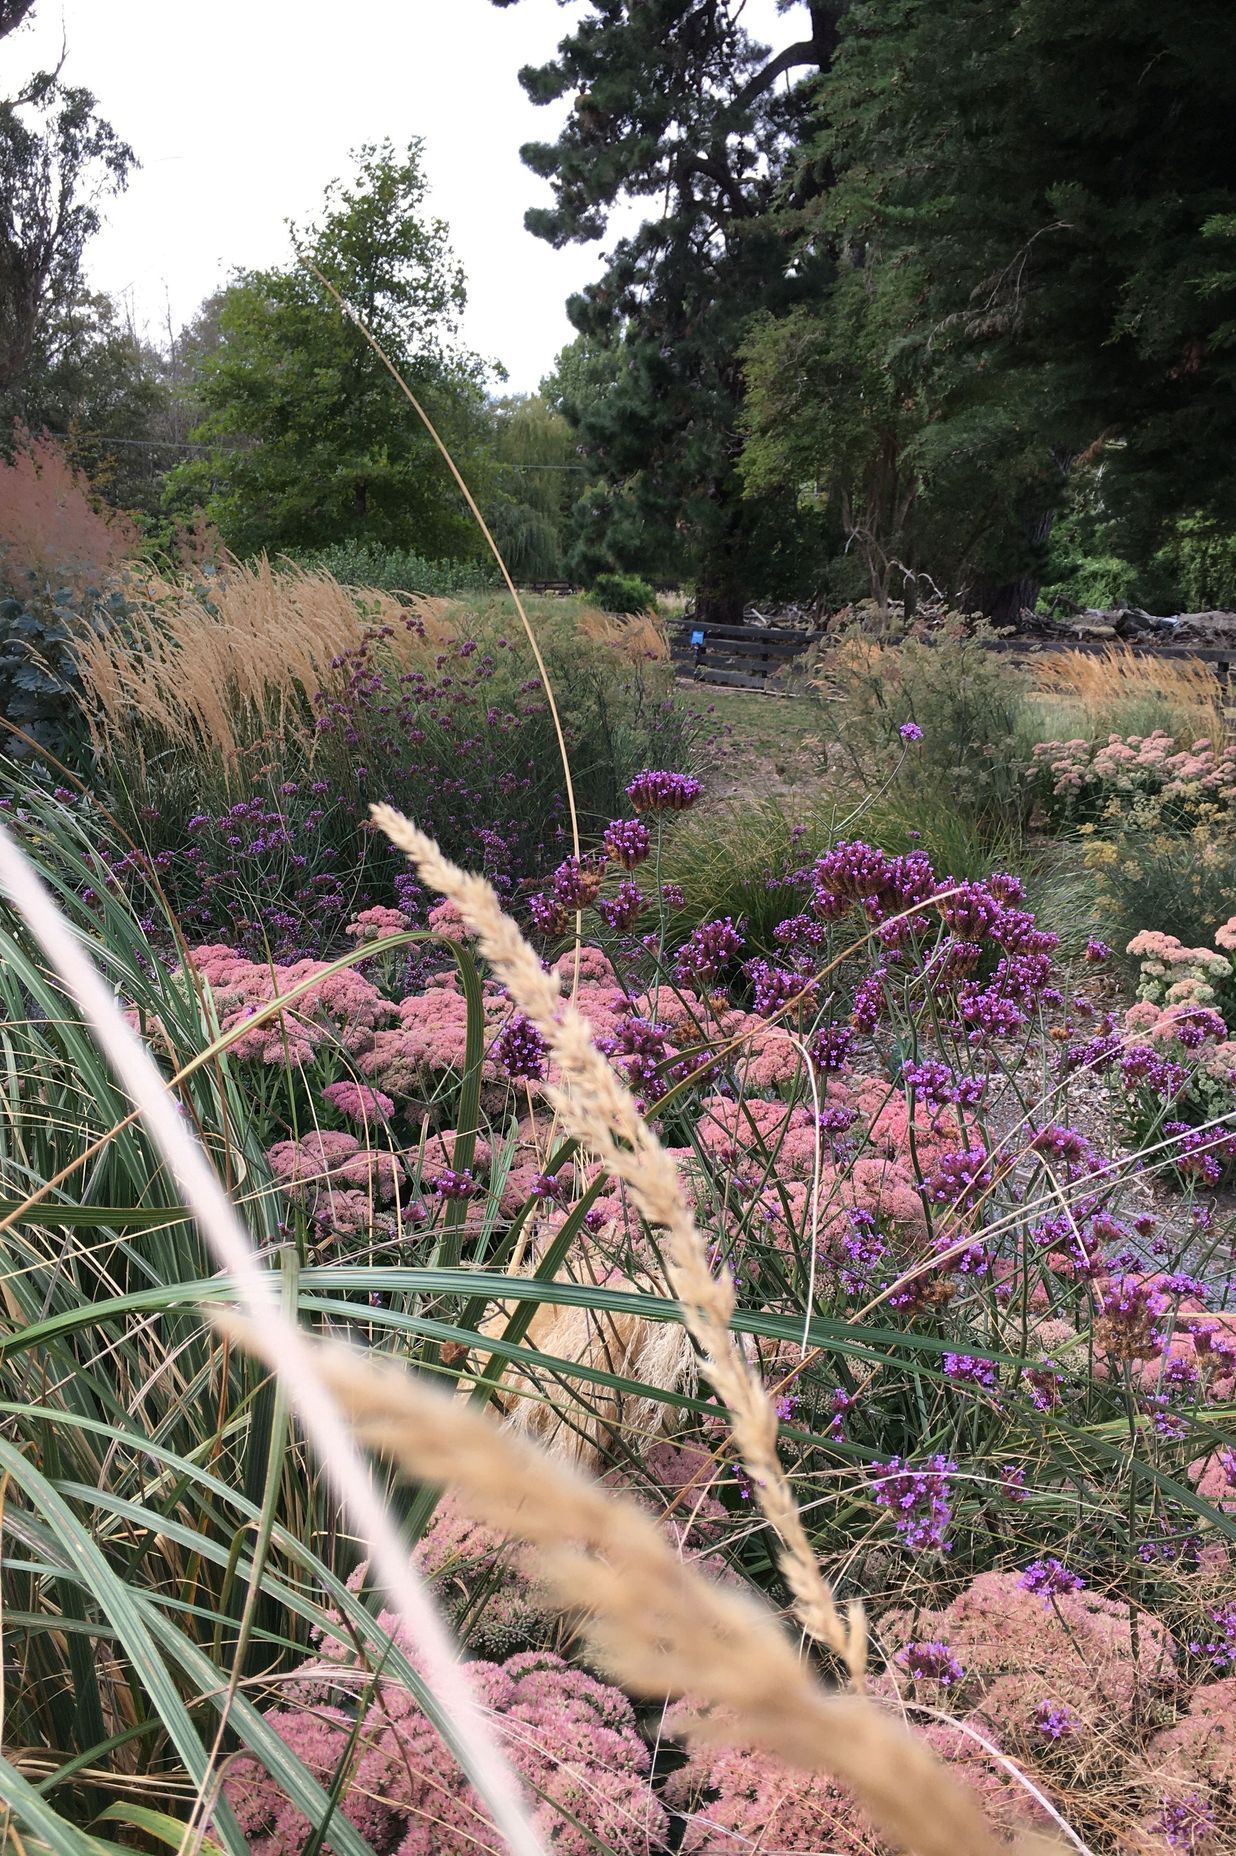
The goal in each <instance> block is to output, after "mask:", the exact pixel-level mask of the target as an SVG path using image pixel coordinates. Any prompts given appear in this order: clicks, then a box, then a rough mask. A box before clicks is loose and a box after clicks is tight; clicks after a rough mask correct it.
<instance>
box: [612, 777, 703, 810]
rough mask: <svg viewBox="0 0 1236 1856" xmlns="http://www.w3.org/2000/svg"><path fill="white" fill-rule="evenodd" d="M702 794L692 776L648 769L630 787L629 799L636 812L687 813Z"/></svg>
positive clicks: (701, 788) (700, 787) (628, 791)
mask: <svg viewBox="0 0 1236 1856" xmlns="http://www.w3.org/2000/svg"><path fill="white" fill-rule="evenodd" d="M703 790H704V789H703V787H702V786H701V785H700V783H699V781H698V780H696V779H693V778H692V776H691V775H690V774H687V773H667V772H665V771H664V770H663V769H653V768H648V767H645V769H644V771H643V772H642V773H637V774H636V776H635V778H634V779H633V780H632V781H631V784H630V785H629V786H628V787H627V798H628V799H629V800H630V801H631V804H632V805H633V806H634V807H635V810H636V811H637V812H686V811H688V810H689V808H690V807H691V806H693V805H694V804H695V802H696V800H697V799H698V798H699V796H700V794H701V793H702V792H703Z"/></svg>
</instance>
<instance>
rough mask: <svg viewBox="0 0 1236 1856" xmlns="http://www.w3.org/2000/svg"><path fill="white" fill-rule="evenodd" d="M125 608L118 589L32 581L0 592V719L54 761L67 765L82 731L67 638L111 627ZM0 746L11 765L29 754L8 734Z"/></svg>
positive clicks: (26, 746)
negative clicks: (11, 759)
mask: <svg viewBox="0 0 1236 1856" xmlns="http://www.w3.org/2000/svg"><path fill="white" fill-rule="evenodd" d="M127 609H128V608H127V603H126V600H125V597H124V595H123V593H121V592H119V591H118V590H116V591H113V592H111V593H109V594H106V595H105V594H103V593H102V592H101V591H100V590H99V588H98V587H93V586H91V587H85V588H83V589H80V590H79V589H78V588H76V587H72V586H65V587H57V586H55V585H54V584H52V583H50V582H45V581H42V580H40V578H39V577H38V576H37V575H31V576H29V579H28V583H27V586H26V588H25V590H24V591H22V590H19V589H17V588H15V587H11V588H9V589H8V590H6V589H4V588H3V586H0V716H3V717H4V719H5V721H7V722H9V723H12V724H14V725H15V726H16V727H19V728H20V729H21V730H22V733H23V734H24V735H28V736H29V737H30V738H31V740H33V741H35V742H37V743H38V745H39V747H41V748H47V749H48V750H49V751H50V752H51V753H53V754H55V755H56V756H57V758H58V759H60V760H69V761H73V760H75V759H76V757H77V753H78V750H79V748H80V746H81V744H82V742H83V740H84V735H85V730H84V728H83V725H82V719H81V699H80V687H79V682H78V674H77V665H76V663H75V661H74V656H73V637H74V633H75V632H77V631H80V629H81V627H83V626H86V625H89V626H94V627H98V626H101V625H110V624H114V623H116V622H117V620H119V619H121V618H123V616H124V614H125V612H126V611H127ZM0 746H2V747H3V750H4V751H5V752H6V753H10V754H15V755H17V756H18V757H19V758H24V757H25V756H28V755H30V754H33V753H34V752H35V750H34V749H33V748H32V747H31V746H30V743H29V742H28V741H25V740H23V739H22V736H21V735H16V734H14V735H9V736H7V738H5V739H4V740H3V741H2V742H0Z"/></svg>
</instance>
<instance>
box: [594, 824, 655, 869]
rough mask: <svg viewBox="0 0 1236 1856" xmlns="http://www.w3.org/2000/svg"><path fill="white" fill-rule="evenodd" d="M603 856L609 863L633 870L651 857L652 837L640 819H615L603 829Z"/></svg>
mask: <svg viewBox="0 0 1236 1856" xmlns="http://www.w3.org/2000/svg"><path fill="white" fill-rule="evenodd" d="M604 844H605V854H606V856H607V857H608V858H609V860H610V862H611V863H615V864H619V865H620V866H621V867H622V869H624V870H634V868H635V866H636V865H637V864H642V863H643V862H645V860H646V859H647V858H648V857H649V856H650V855H651V852H652V837H651V835H650V833H649V830H648V827H647V825H645V823H644V821H643V819H640V818H616V819H614V820H613V821H612V823H611V824H609V825H607V826H606V827H605V838H604Z"/></svg>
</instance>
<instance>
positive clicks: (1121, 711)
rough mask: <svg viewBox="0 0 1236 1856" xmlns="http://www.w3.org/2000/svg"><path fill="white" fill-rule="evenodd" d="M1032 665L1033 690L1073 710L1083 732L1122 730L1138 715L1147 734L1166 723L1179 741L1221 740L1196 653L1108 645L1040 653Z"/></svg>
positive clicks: (1210, 683) (1210, 682)
mask: <svg viewBox="0 0 1236 1856" xmlns="http://www.w3.org/2000/svg"><path fill="white" fill-rule="evenodd" d="M1033 669H1034V688H1035V690H1036V692H1037V693H1038V694H1040V695H1042V696H1046V697H1048V698H1050V700H1051V701H1052V702H1058V703H1060V704H1062V705H1064V707H1065V708H1066V709H1067V710H1069V711H1073V712H1075V713H1076V715H1077V718H1078V719H1079V720H1080V721H1081V723H1082V725H1083V726H1084V727H1085V728H1086V730H1087V732H1089V733H1093V734H1099V735H1101V734H1102V733H1104V732H1105V731H1111V732H1114V733H1116V734H1127V733H1130V732H1132V727H1133V726H1134V725H1136V724H1137V723H1138V721H1139V719H1140V722H1141V724H1142V725H1143V726H1144V727H1145V728H1146V731H1147V732H1149V729H1150V728H1151V727H1158V728H1163V727H1166V728H1168V729H1169V731H1170V732H1171V733H1172V734H1173V735H1174V736H1176V737H1177V739H1180V740H1183V739H1185V738H1186V737H1187V738H1189V739H1193V738H1194V737H1197V736H1201V735H1207V736H1209V737H1210V739H1211V740H1212V741H1222V739H1223V734H1224V720H1223V699H1222V696H1221V694H1220V690H1219V683H1218V679H1217V678H1216V676H1215V673H1214V671H1213V670H1212V669H1211V667H1210V665H1209V664H1207V663H1205V662H1204V661H1203V660H1202V659H1201V658H1200V657H1185V658H1180V657H1160V656H1157V655H1155V654H1154V653H1149V652H1144V651H1134V650H1133V649H1132V648H1131V647H1130V646H1129V645H1124V644H1113V645H1107V646H1106V647H1105V648H1104V649H1103V650H1102V651H1097V652H1091V651H1053V652H1051V653H1050V654H1049V653H1048V652H1042V653H1040V654H1039V655H1038V656H1037V657H1036V658H1035V659H1034V661H1033ZM1165 712H1166V713H1165ZM1125 723H1129V724H1130V726H1129V727H1125V726H1123V724H1125Z"/></svg>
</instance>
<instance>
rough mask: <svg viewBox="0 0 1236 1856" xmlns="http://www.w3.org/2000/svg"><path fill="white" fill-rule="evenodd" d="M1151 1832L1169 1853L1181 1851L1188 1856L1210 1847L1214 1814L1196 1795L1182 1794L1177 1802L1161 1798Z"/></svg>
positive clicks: (1199, 1796) (1204, 1800)
mask: <svg viewBox="0 0 1236 1856" xmlns="http://www.w3.org/2000/svg"><path fill="white" fill-rule="evenodd" d="M1152 1828H1153V1829H1154V1830H1156V1831H1157V1832H1158V1833H1159V1835H1160V1836H1161V1837H1162V1838H1163V1841H1164V1842H1165V1843H1166V1844H1167V1846H1168V1848H1169V1849H1173V1850H1183V1851H1185V1852H1186V1856H1192V1852H1193V1851H1195V1850H1201V1849H1209V1848H1210V1847H1211V1843H1212V1839H1213V1836H1214V1829H1215V1814H1214V1810H1213V1808H1212V1807H1211V1806H1210V1805H1209V1804H1208V1803H1207V1801H1206V1799H1205V1798H1203V1797H1202V1796H1201V1794H1200V1793H1199V1792H1185V1793H1184V1795H1183V1796H1182V1797H1180V1798H1163V1799H1162V1800H1161V1802H1160V1808H1159V1811H1158V1813H1157V1814H1156V1816H1155V1819H1154V1822H1153V1826H1152Z"/></svg>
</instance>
